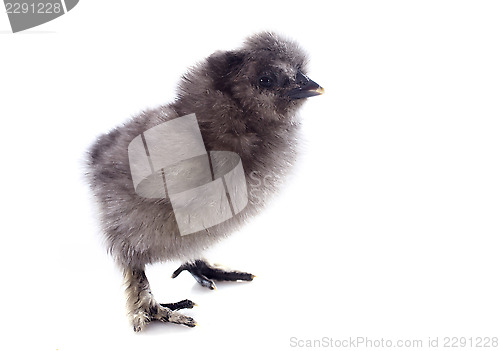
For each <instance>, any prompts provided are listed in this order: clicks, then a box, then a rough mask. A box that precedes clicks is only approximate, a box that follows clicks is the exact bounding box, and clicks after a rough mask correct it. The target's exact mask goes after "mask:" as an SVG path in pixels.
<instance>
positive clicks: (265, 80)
mask: <svg viewBox="0 0 500 351" xmlns="http://www.w3.org/2000/svg"><path fill="white" fill-rule="evenodd" d="M273 84H274V80H273V79H272V78H271V77H268V76H263V77H260V78H259V85H260V86H261V87H263V88H270V87H272V86H273Z"/></svg>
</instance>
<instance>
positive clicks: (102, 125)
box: [0, 0, 500, 350]
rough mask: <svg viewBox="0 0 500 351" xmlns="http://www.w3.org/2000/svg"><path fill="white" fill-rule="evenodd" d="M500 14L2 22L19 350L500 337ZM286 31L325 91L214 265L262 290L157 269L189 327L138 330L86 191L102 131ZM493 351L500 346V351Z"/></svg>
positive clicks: (495, 6)
mask: <svg viewBox="0 0 500 351" xmlns="http://www.w3.org/2000/svg"><path fill="white" fill-rule="evenodd" d="M499 18H500V5H499V3H498V2H496V1H418V2H417V1H298V2H295V1H280V2H278V1H276V2H271V1H250V2H237V1H225V2H215V1H200V2H197V1H185V2H181V1H176V2H167V1H161V2H160V1H146V0H141V1H124V0H120V1H117V0H115V1H111V0H108V1H97V0H83V1H81V2H80V3H79V4H78V5H77V6H76V7H75V8H74V9H73V10H72V11H70V12H69V13H68V14H66V15H64V16H62V17H61V18H58V19H56V20H54V21H52V22H50V23H46V24H44V25H42V26H39V27H37V28H33V29H31V30H28V31H25V32H21V33H17V34H12V33H10V26H9V23H8V20H7V15H6V14H4V13H1V14H0V51H1V54H0V118H1V131H2V137H1V138H0V160H1V172H0V184H1V189H2V190H1V191H2V192H1V202H0V203H1V206H2V211H1V227H0V228H1V229H0V230H1V234H2V237H1V249H2V250H1V254H0V257H1V258H0V259H1V262H0V263H1V268H2V270H1V276H0V284H1V289H0V294H1V300H0V301H1V312H2V318H1V319H0V320H1V321H0V323H1V326H0V330H2V337H1V341H0V343H2V344H4V345H3V346H2V349H9V350H14V349H24V350H27V349H31V350H35V349H36V350H56V349H57V350H110V349H117V350H118V349H120V350H129V349H130V350H132V349H134V350H135V349H143V350H148V349H149V350H151V349H155V350H202V349H212V348H214V349H218V350H239V349H241V350H247V349H248V350H255V349H257V348H260V349H264V350H287V349H290V348H291V343H290V338H291V337H296V338H298V339H301V340H305V339H319V338H322V337H328V338H330V337H331V338H333V339H345V338H349V337H358V336H361V337H365V336H366V337H369V338H371V339H372V340H380V339H381V338H384V339H386V340H387V339H392V340H397V339H422V340H423V341H424V345H426V344H427V341H428V338H429V337H432V338H436V337H440V342H441V345H442V342H443V341H444V337H452V336H458V337H460V336H463V337H494V336H496V337H500V332H499V330H500V319H499V313H500V302H499V301H500V299H499V296H500V283H499V274H498V271H499V268H500V255H499V243H500V240H499V235H500V220H499V218H500V217H499V215H500V181H499V180H500V165H499V156H500V137H499V136H500V103H499V101H500V100H499V97H500V64H499V62H500V46H499V43H500V21H499ZM262 29H270V30H275V31H278V32H280V33H282V34H285V35H287V36H289V37H291V38H294V39H296V40H297V41H299V42H300V43H301V44H302V46H303V47H304V48H305V49H306V50H307V51H308V52H309V54H310V57H311V66H310V68H311V69H310V76H311V78H312V79H314V80H315V81H317V82H318V83H320V84H321V85H322V86H324V87H325V89H326V94H325V95H323V96H321V97H315V98H311V99H310V101H308V102H307V104H306V106H305V107H304V109H303V110H302V113H301V115H302V117H303V123H304V130H305V136H306V139H307V142H306V143H305V146H304V150H303V158H302V161H301V163H300V165H299V166H298V168H297V172H296V175H295V177H294V179H293V181H291V182H290V183H289V185H288V186H287V187H286V189H285V191H284V192H283V193H282V194H281V196H280V198H279V199H278V200H277V201H276V202H275V203H274V205H273V206H272V207H270V208H269V209H268V211H266V213H264V214H263V215H262V216H260V217H259V218H257V219H256V220H255V221H253V223H252V224H251V225H249V226H247V227H246V228H245V229H244V230H242V231H241V232H239V233H237V234H235V235H234V236H232V237H231V238H230V239H229V240H227V241H225V242H223V243H221V244H220V245H219V246H217V247H215V248H214V249H213V250H211V251H210V252H208V253H207V257H208V258H209V259H211V260H212V261H214V262H219V263H223V264H225V265H228V266H231V267H233V268H237V269H241V270H248V271H250V272H252V273H254V274H256V275H257V276H258V277H257V278H256V279H255V280H254V281H253V282H252V283H233V284H231V283H220V284H218V287H219V289H218V290H217V291H208V290H204V289H202V288H201V287H198V286H197V285H196V283H195V282H194V280H193V279H192V278H191V277H190V276H189V274H187V273H183V274H181V275H180V276H179V277H178V278H177V279H175V280H172V279H170V278H169V277H170V274H171V273H172V271H173V270H174V269H175V268H176V267H177V266H178V264H179V263H178V262H172V263H168V264H163V265H155V266H152V267H149V268H148V270H147V273H148V276H149V278H150V281H151V284H152V288H153V293H154V294H155V296H156V298H157V299H158V300H159V301H161V302H174V301H178V300H182V299H184V298H190V299H192V300H194V301H195V302H197V303H198V304H199V307H196V308H195V309H193V310H189V311H187V312H186V314H189V315H190V316H193V317H194V318H195V319H196V320H197V321H198V322H199V324H200V325H199V326H198V327H196V328H194V329H189V328H186V327H183V326H177V325H170V324H168V325H163V324H160V323H155V324H152V325H150V326H148V328H146V330H145V331H144V332H143V333H140V334H135V333H134V332H133V331H132V329H131V327H130V326H129V324H128V321H127V319H126V317H125V303H124V297H123V287H122V285H121V284H122V281H121V272H120V271H119V270H118V269H117V268H116V267H115V264H114V262H113V261H112V259H111V258H110V257H109V256H108V255H107V254H106V252H105V249H104V246H103V245H102V240H101V236H100V234H99V231H98V227H97V221H96V219H95V213H94V211H93V207H92V202H91V200H90V195H89V192H88V190H87V187H86V185H85V183H84V181H83V176H82V173H83V166H82V165H83V160H84V152H85V149H86V148H87V147H88V146H89V145H90V144H91V143H92V141H93V140H94V138H95V137H96V136H97V135H99V134H100V133H102V132H105V131H107V130H109V129H110V128H112V127H113V126H115V125H117V124H119V123H121V122H122V121H124V120H125V119H127V118H128V117H130V116H133V115H134V114H136V113H138V112H140V111H141V110H143V109H146V108H150V107H154V106H157V105H159V104H162V103H167V102H169V101H171V100H172V99H173V98H174V96H175V95H174V94H175V86H176V84H177V82H178V79H179V77H180V75H181V74H182V73H183V72H184V71H185V70H186V68H187V67H188V66H190V65H192V64H194V63H196V62H197V61H199V60H201V59H203V58H204V57H206V56H207V55H209V54H210V53H212V52H213V51H215V50H217V49H233V48H236V47H238V45H240V43H241V42H242V40H243V39H244V38H245V37H246V36H247V35H249V34H252V33H254V32H257V31H259V30H262ZM490 349H491V348H490Z"/></svg>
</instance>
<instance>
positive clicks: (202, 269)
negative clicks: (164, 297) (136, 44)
mask: <svg viewBox="0 0 500 351" xmlns="http://www.w3.org/2000/svg"><path fill="white" fill-rule="evenodd" d="M306 64H307V58H306V55H305V53H304V52H303V50H302V49H301V48H300V47H299V46H298V45H297V44H296V43H295V42H293V41H290V40H288V39H285V38H282V37H280V36H278V35H276V34H274V33H270V32H263V33H259V34H257V35H254V36H251V37H249V38H247V39H246V41H245V43H244V44H243V46H242V47H241V48H239V49H237V50H233V51H218V52H215V53H214V54H212V55H211V56H209V57H208V58H207V59H206V60H205V61H203V62H201V63H199V64H198V65H196V66H194V67H192V68H191V69H190V70H189V71H188V72H187V73H186V74H185V75H184V76H183V77H182V79H181V82H180V84H179V87H178V96H177V98H176V99H175V100H174V102H172V103H170V104H167V105H163V106H160V107H158V108H156V109H153V110H147V111H145V112H143V113H141V114H140V115H138V116H135V117H134V118H132V119H130V120H129V121H127V122H126V123H125V124H123V125H121V126H118V127H116V128H115V129H113V130H112V131H110V132H109V133H107V134H104V135H101V136H100V137H99V138H98V139H97V141H96V142H95V143H94V144H93V146H92V147H91V148H90V149H89V151H88V172H87V176H88V180H89V184H90V187H91V190H92V192H93V193H94V195H95V197H96V199H97V203H98V206H99V210H100V214H101V222H102V231H103V233H104V235H105V237H106V239H107V245H108V250H109V252H110V253H111V255H112V256H113V257H114V259H115V260H116V262H117V263H118V264H119V265H120V267H121V268H122V269H123V272H124V279H125V284H126V296H127V308H128V313H129V317H130V320H131V323H132V326H133V328H134V330H135V331H140V330H141V329H143V328H144V327H145V325H146V324H147V323H149V322H150V321H152V320H160V321H163V322H170V323H177V324H183V325H186V326H189V327H193V326H195V325H196V322H195V321H194V320H193V318H191V317H188V316H185V315H183V314H181V313H179V312H176V310H179V309H183V308H192V307H193V306H194V303H193V302H192V301H190V300H183V301H180V302H177V303H171V304H160V303H158V302H157V301H156V300H155V299H154V297H153V295H152V293H151V290H150V286H149V283H148V280H147V277H146V274H145V266H146V265H148V264H152V263H155V262H164V261H169V260H180V261H181V262H185V263H184V264H182V265H181V266H180V267H179V269H177V270H176V271H175V272H174V274H173V276H172V277H174V278H175V277H176V276H177V275H178V274H179V273H181V272H182V271H183V270H187V271H189V272H190V273H191V274H192V275H193V277H194V278H195V279H196V281H197V282H198V283H200V284H201V285H202V286H205V287H207V288H209V289H214V288H215V283H214V282H213V280H230V281H236V280H244V281H250V280H252V279H253V277H254V276H253V275H252V274H249V273H245V272H239V271H232V270H228V269H223V268H221V267H216V266H213V265H211V264H209V263H207V262H206V261H205V260H204V259H203V258H202V254H203V250H204V249H206V248H208V247H210V246H211V245H213V244H215V243H216V242H218V241H219V240H220V239H222V238H224V237H226V236H227V235H229V234H231V232H233V231H235V230H236V229H238V228H239V226H240V225H241V224H243V223H244V222H245V221H246V220H247V219H249V218H251V217H252V216H254V215H255V214H257V213H258V212H259V211H260V210H261V209H262V208H264V207H265V204H266V203H267V202H268V200H269V197H270V195H272V194H274V193H275V192H276V191H277V190H278V189H279V186H280V184H281V183H282V180H283V179H284V177H285V176H286V174H287V173H288V171H289V170H290V167H291V166H292V165H293V163H294V160H295V158H296V152H297V145H298V144H299V139H300V137H299V128H300V122H299V120H298V117H297V115H296V113H297V110H298V108H299V107H300V106H301V105H302V104H303V102H304V100H305V98H308V97H311V96H315V95H320V94H322V93H323V88H321V87H320V86H319V85H318V84H316V83H315V82H313V81H312V80H310V79H309V78H308V77H307V76H306ZM191 114H194V115H195V117H196V121H197V123H198V126H199V130H200V132H201V138H202V140H203V144H204V147H205V149H206V150H207V152H211V151H213V150H217V151H229V152H232V153H236V154H237V155H238V157H239V159H240V160H241V165H242V168H243V173H242V174H244V179H245V182H246V184H245V187H244V190H247V191H248V193H251V194H253V195H252V196H248V198H246V202H245V206H244V209H243V210H241V211H240V212H238V213H235V212H234V209H233V208H231V209H232V213H233V215H232V216H231V218H228V219H227V220H225V221H223V223H222V222H221V223H217V224H215V225H210V226H208V225H207V226H206V227H204V228H203V229H202V230H199V231H197V232H194V233H190V234H188V235H185V234H184V235H183V233H181V231H180V229H179V224H180V223H178V218H176V217H178V215H177V214H176V213H175V211H174V207H175V206H174V205H173V201H172V200H171V199H170V197H169V196H168V195H166V196H164V197H159V198H158V197H157V198H152V197H145V196H141V195H140V194H138V192H137V188H136V184H135V183H134V179H133V177H132V171H133V169H134V167H135V165H134V164H132V163H131V161H130V160H131V156H130V154H129V151H130V145H131V143H132V142H133V141H134V139H135V140H139V139H137V138H141V137H142V139H143V141H144V135H145V134H144V133H147V131H148V130H151V129H152V128H154V127H155V126H158V125H161V124H163V123H166V122H170V121H173V120H175V119H178V118H182V117H183V116H187V115H191ZM184 143H185V144H184ZM171 145H172V149H174V148H175V149H181V151H182V150H189V149H190V146H189V145H190V144H189V141H184V140H183V139H178V138H177V139H176V140H175V141H173V142H172V144H171ZM146 153H147V151H146ZM148 156H151V155H148ZM212 167H214V166H213V165H212ZM188 173H189V172H188ZM212 175H213V170H212ZM163 181H164V182H165V174H163ZM226 190H227V188H226ZM245 196H246V193H245ZM202 197H203V196H202ZM191 200H196V199H191Z"/></svg>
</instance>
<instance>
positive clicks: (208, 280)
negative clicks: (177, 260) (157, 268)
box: [172, 260, 255, 290]
mask: <svg viewBox="0 0 500 351" xmlns="http://www.w3.org/2000/svg"><path fill="white" fill-rule="evenodd" d="M185 270H186V271H188V272H189V273H191V275H192V276H193V277H194V279H196V281H197V282H198V283H199V284H200V285H201V286H204V287H206V288H209V289H210V290H214V289H215V288H216V287H215V283H214V282H213V280H218V281H238V280H243V281H252V280H253V278H255V276H254V275H253V274H250V273H245V272H240V271H235V270H230V269H226V268H222V267H220V266H216V265H210V264H208V263H207V262H205V261H203V260H196V261H193V262H186V263H184V264H183V265H181V266H180V267H179V268H177V269H176V270H175V272H174V273H173V274H172V278H175V277H177V276H178V275H179V274H180V273H181V272H182V271H185Z"/></svg>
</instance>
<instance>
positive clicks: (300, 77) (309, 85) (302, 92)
mask: <svg viewBox="0 0 500 351" xmlns="http://www.w3.org/2000/svg"><path fill="white" fill-rule="evenodd" d="M295 83H296V84H297V85H298V87H296V88H293V89H292V90H290V91H289V92H288V96H289V97H290V98H291V99H304V98H308V97H311V96H316V95H321V94H323V93H324V92H325V89H323V88H322V87H320V86H319V84H318V83H316V82H314V81H312V80H310V79H309V78H308V77H307V76H306V75H304V74H303V73H302V72H301V71H298V73H297V77H296V78H295Z"/></svg>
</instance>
